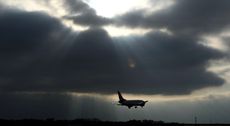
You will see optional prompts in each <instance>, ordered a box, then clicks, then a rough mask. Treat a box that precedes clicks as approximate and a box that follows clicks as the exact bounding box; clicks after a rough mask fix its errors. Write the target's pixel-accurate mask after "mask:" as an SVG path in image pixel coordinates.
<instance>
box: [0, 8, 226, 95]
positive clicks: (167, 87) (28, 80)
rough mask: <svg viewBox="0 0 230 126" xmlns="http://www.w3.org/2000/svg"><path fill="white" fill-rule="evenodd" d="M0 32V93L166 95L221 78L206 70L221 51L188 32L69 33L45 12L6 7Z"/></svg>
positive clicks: (0, 18)
mask: <svg viewBox="0 0 230 126" xmlns="http://www.w3.org/2000/svg"><path fill="white" fill-rule="evenodd" d="M86 8H88V7H87V6H86ZM76 11H77V10H76ZM0 34H1V38H0V41H1V61H2V62H1V66H0V67H1V72H0V75H1V79H0V81H1V84H0V87H1V91H3V92H18V91H23V92H24V91H39V92H49V91H51V92H72V91H77V92H87V93H91V92H96V93H114V92H115V91H116V90H118V89H121V90H124V91H125V92H129V93H142V94H167V95H170V94H188V93H191V92H192V91H194V90H198V89H202V88H205V87H213V86H220V85H222V84H223V83H224V80H223V79H222V78H220V77H219V76H218V75H216V74H214V73H212V72H209V71H207V67H208V64H209V61H210V60H218V59H221V58H223V57H224V54H223V53H221V52H219V51H218V50H215V49H212V48H209V47H206V46H204V45H202V44H199V43H198V41H199V39H198V38H194V37H193V36H179V35H173V36H172V35H168V34H166V33H162V32H150V33H148V34H145V35H143V36H133V37H118V38H113V37H110V36H109V34H108V33H107V32H106V31H105V30H103V29H102V28H98V27H91V28H90V29H88V30H86V31H82V32H73V31H71V30H70V29H68V28H66V27H65V26H64V25H63V24H61V23H60V21H59V20H58V19H56V18H52V17H50V16H48V15H46V14H44V13H40V12H25V11H19V10H12V9H5V11H3V13H1V15H0Z"/></svg>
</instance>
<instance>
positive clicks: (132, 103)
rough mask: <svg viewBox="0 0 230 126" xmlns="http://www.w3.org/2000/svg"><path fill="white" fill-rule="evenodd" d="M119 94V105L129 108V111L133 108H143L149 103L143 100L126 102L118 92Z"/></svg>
mask: <svg viewBox="0 0 230 126" xmlns="http://www.w3.org/2000/svg"><path fill="white" fill-rule="evenodd" d="M117 93H118V97H119V101H118V102H119V104H118V105H124V106H127V107H128V108H129V109H130V108H132V107H133V106H134V107H135V108H137V106H141V107H142V108H143V107H144V106H145V103H146V102H148V101H143V100H126V99H124V98H123V96H122V95H121V93H120V91H117Z"/></svg>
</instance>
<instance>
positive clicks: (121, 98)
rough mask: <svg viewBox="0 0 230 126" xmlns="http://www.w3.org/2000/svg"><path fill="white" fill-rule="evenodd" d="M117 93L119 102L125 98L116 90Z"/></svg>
mask: <svg viewBox="0 0 230 126" xmlns="http://www.w3.org/2000/svg"><path fill="white" fill-rule="evenodd" d="M117 93H118V97H119V102H120V103H121V102H123V101H125V99H124V98H123V97H122V95H121V93H120V91H117Z"/></svg>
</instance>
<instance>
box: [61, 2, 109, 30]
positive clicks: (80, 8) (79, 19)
mask: <svg viewBox="0 0 230 126" xmlns="http://www.w3.org/2000/svg"><path fill="white" fill-rule="evenodd" d="M64 8H66V9H67V10H68V11H69V12H70V14H69V15H66V16H64V18H65V19H69V20H72V21H73V22H74V23H76V24H78V25H83V26H102V25H108V24H111V23H112V20H111V19H109V18H105V17H102V16H99V15H97V13H96V11H95V10H94V9H93V8H91V7H90V6H89V5H88V4H86V3H84V2H83V1H82V0H67V1H65V2H64Z"/></svg>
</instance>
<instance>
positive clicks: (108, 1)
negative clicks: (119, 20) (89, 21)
mask: <svg viewBox="0 0 230 126" xmlns="http://www.w3.org/2000/svg"><path fill="white" fill-rule="evenodd" d="M85 2H86V3H88V4H89V5H90V6H91V7H92V8H94V9H95V10H96V11H97V14H98V15H101V16H105V17H113V16H115V15H118V14H121V13H125V12H127V11H128V10H131V9H140V8H144V7H146V6H147V3H148V0H85Z"/></svg>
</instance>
